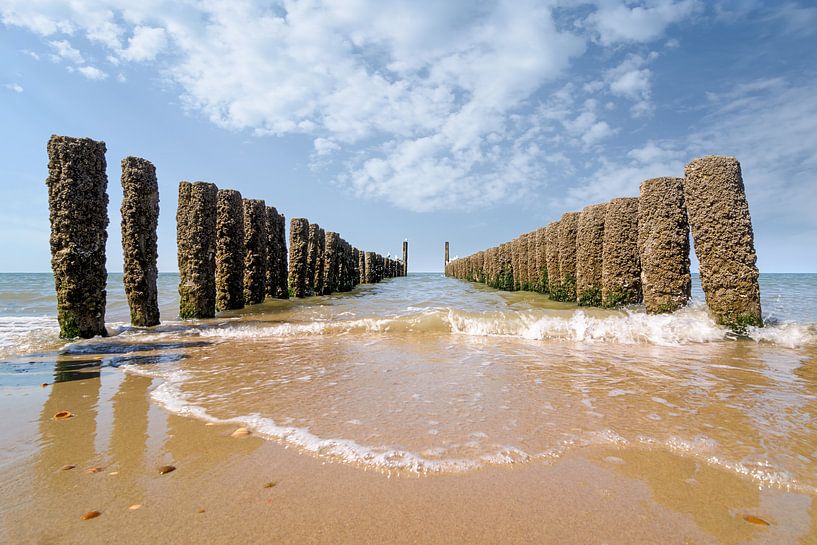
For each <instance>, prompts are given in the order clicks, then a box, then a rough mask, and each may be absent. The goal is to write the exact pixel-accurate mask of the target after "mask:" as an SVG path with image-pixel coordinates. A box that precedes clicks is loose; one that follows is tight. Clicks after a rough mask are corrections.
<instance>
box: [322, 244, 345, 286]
mask: <svg viewBox="0 0 817 545" xmlns="http://www.w3.org/2000/svg"><path fill="white" fill-rule="evenodd" d="M340 251H341V248H340V235H339V234H338V233H336V232H334V231H326V242H325V248H324V263H323V294H324V295H330V294H332V293H334V292H336V291H338V273H339V272H340Z"/></svg>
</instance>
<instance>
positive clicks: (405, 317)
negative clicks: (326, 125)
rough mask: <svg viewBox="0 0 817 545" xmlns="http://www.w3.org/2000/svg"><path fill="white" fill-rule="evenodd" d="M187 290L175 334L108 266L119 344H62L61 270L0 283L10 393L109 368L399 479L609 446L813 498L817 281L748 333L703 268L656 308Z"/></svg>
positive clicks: (2, 372) (441, 279)
mask: <svg viewBox="0 0 817 545" xmlns="http://www.w3.org/2000/svg"><path fill="white" fill-rule="evenodd" d="M178 281H179V278H178V275H176V274H161V275H160V276H159V303H160V308H161V314H162V323H161V325H159V326H157V327H154V328H135V327H132V326H130V325H129V318H128V316H129V313H128V306H127V302H126V299H125V295H124V292H123V285H122V276H121V275H119V274H110V275H109V278H108V292H107V297H108V307H107V315H106V320H107V324H108V332H109V336H108V337H106V338H95V339H88V340H79V341H77V340H73V341H65V340H60V339H59V338H58V329H57V322H56V301H55V294H54V286H53V277H52V276H51V275H50V274H0V362H2V363H0V388H2V387H5V388H20V387H24V386H26V385H29V386H30V385H33V384H37V385H39V383H41V382H42V383H52V382H59V381H65V380H75V379H77V378H81V379H86V378H88V377H89V376H93V375H92V374H93V372H94V371H95V370H99V369H100V368H112V369H115V370H116V372H120V373H125V374H136V375H141V376H148V377H152V378H153V379H154V381H153V385H154V386H153V387H152V389H151V392H150V397H151V400H152V402H153V403H154V404H156V405H157V406H159V407H161V408H162V409H164V410H166V411H170V412H172V413H175V414H178V415H183V416H187V417H190V418H194V419H199V420H203V421H207V422H214V423H233V424H235V425H240V426H244V427H247V428H248V429H250V430H251V431H252V432H253V433H254V434H256V435H260V436H262V437H264V438H267V439H269V440H270V441H276V442H278V443H281V444H283V445H285V446H287V447H291V448H295V449H298V450H299V452H302V453H303V454H304V455H306V456H317V457H321V458H324V459H325V460H326V461H328V462H332V463H343V464H354V465H357V466H359V467H361V468H364V469H371V470H376V471H383V472H388V473H389V474H392V473H395V474H403V473H406V474H416V475H436V474H452V473H462V472H469V471H475V470H478V469H479V468H481V467H486V466H489V465H513V464H528V463H551V462H553V461H554V460H558V459H559V458H560V457H562V456H565V455H567V454H568V453H570V452H571V451H575V450H576V449H582V448H584V447H588V446H593V445H610V446H614V447H618V448H638V449H645V450H651V449H660V450H666V451H670V452H672V453H675V454H677V455H680V456H684V457H688V458H690V459H692V460H695V461H696V463H703V464H709V465H713V466H716V467H718V468H721V469H724V470H726V471H730V472H733V473H734V474H735V475H738V476H739V477H740V478H742V479H746V480H749V481H752V482H754V483H756V484H757V485H758V486H762V487H775V488H782V489H785V490H791V491H798V492H802V493H806V494H809V495H817V275H816V274H761V276H760V284H761V294H762V306H763V312H764V319H765V322H766V326H765V327H763V328H750V329H749V330H748V331H747V332H746V334H745V335H736V334H735V333H734V332H732V331H731V330H729V329H727V328H725V327H721V326H719V325H717V324H715V322H714V321H713V320H712V318H711V317H710V316H709V314H708V312H707V308H706V305H705V303H704V298H703V294H702V292H701V290H700V283H699V279H698V278H697V275H696V276H695V289H694V293H693V300H692V302H691V303H690V304H689V305H688V306H687V307H686V308H684V309H682V310H680V311H678V312H676V313H674V314H670V315H660V316H651V315H647V314H646V313H645V311H644V308H643V307H642V306H632V307H628V308H624V309H617V310H606V309H590V308H579V307H577V306H576V305H571V304H566V303H557V302H552V301H550V300H549V299H548V298H547V297H545V296H543V295H540V294H536V293H529V292H500V291H497V290H493V289H491V288H487V287H485V286H483V285H480V284H475V283H469V282H465V281H461V280H456V279H453V278H447V277H445V276H443V275H441V274H439V273H427V274H410V275H409V276H407V277H402V278H395V279H390V280H385V281H383V282H381V283H379V284H372V285H361V286H358V287H356V288H355V289H354V290H353V291H352V292H349V293H343V294H336V295H332V296H324V297H310V298H305V299H301V300H288V301H279V300H268V301H267V302H265V303H263V304H260V305H254V306H251V307H247V308H246V309H244V310H242V311H232V312H225V313H221V314H220V315H218V316H217V317H216V318H215V319H211V320H199V321H182V320H179V319H178V293H177V287H178ZM89 373H91V374H89Z"/></svg>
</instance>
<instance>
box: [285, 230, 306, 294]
mask: <svg viewBox="0 0 817 545" xmlns="http://www.w3.org/2000/svg"><path fill="white" fill-rule="evenodd" d="M308 244H309V222H308V221H307V220H306V219H304V218H292V219H291V220H290V222H289V289H290V290H292V295H293V296H295V297H306V293H307V292H306V286H307V285H306V273H307V263H306V259H307V250H308V248H307V246H308Z"/></svg>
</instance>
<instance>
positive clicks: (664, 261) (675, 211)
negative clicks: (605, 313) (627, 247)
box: [638, 178, 692, 314]
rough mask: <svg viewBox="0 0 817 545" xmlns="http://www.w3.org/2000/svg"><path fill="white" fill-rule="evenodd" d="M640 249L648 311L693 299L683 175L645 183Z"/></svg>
mask: <svg viewBox="0 0 817 545" xmlns="http://www.w3.org/2000/svg"><path fill="white" fill-rule="evenodd" d="M638 252H639V257H640V259H641V289H642V291H643V294H644V305H645V306H646V307H647V312H649V313H650V314H657V313H663V312H673V311H675V310H678V309H679V308H681V307H683V306H684V305H686V304H687V302H688V301H689V297H690V294H691V291H692V277H691V276H690V273H689V223H687V214H686V207H685V205H684V179H683V178H654V179H652V180H647V181H645V182H644V183H642V184H641V196H640V197H639V199H638Z"/></svg>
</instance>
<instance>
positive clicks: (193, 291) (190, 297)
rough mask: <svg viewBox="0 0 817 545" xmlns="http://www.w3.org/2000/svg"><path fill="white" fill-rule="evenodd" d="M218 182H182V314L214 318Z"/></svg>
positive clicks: (178, 230) (179, 238)
mask: <svg viewBox="0 0 817 545" xmlns="http://www.w3.org/2000/svg"><path fill="white" fill-rule="evenodd" d="M217 191H218V188H217V187H216V185H215V184H211V183H207V182H192V183H191V182H181V183H180V184H179V208H178V212H177V213H176V245H177V253H178V261H179V316H180V317H181V318H182V319H201V318H212V317H213V316H215V313H216V193H217Z"/></svg>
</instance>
